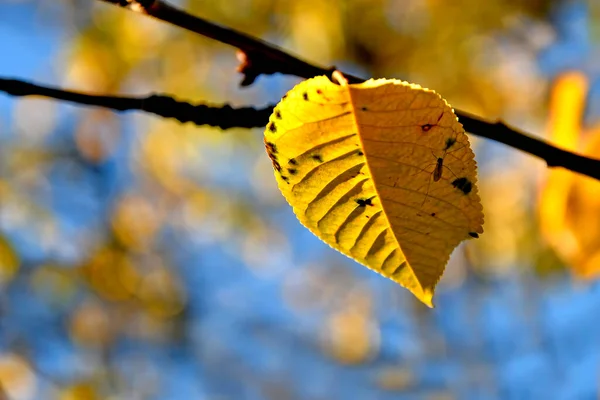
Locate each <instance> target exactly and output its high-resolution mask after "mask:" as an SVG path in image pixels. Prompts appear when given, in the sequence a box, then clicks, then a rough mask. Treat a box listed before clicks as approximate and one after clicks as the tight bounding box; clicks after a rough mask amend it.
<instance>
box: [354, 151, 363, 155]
mask: <svg viewBox="0 0 600 400" xmlns="http://www.w3.org/2000/svg"><path fill="white" fill-rule="evenodd" d="M356 154H358V155H359V156H362V155H364V154H365V153H363V152H362V151H359V152H358V153H356Z"/></svg>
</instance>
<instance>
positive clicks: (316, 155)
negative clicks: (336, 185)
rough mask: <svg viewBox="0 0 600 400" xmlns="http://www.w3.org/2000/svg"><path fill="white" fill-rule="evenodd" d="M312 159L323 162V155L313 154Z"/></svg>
mask: <svg viewBox="0 0 600 400" xmlns="http://www.w3.org/2000/svg"><path fill="white" fill-rule="evenodd" d="M312 159H313V160H315V161H317V162H320V163H321V162H323V157H321V156H320V155H319V154H315V155H314V156H312Z"/></svg>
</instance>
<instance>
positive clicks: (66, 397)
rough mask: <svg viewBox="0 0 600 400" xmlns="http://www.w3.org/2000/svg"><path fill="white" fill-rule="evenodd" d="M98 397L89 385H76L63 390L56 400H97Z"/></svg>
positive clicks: (93, 388) (94, 389)
mask: <svg viewBox="0 0 600 400" xmlns="http://www.w3.org/2000/svg"><path fill="white" fill-rule="evenodd" d="M99 399H101V397H100V395H99V394H98V393H97V392H96V388H95V387H94V386H93V385H92V384H91V383H78V384H76V385H73V386H68V387H66V388H64V389H63V390H62V391H61V393H60V395H59V397H58V400H99Z"/></svg>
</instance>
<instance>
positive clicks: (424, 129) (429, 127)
mask: <svg viewBox="0 0 600 400" xmlns="http://www.w3.org/2000/svg"><path fill="white" fill-rule="evenodd" d="M432 126H433V125H431V124H425V125H421V129H422V130H423V132H427V131H429V130H430V129H431V127H432Z"/></svg>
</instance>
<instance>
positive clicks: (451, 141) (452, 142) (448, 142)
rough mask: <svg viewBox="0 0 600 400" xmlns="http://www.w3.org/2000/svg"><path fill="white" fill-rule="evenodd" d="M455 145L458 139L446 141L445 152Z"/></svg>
mask: <svg viewBox="0 0 600 400" xmlns="http://www.w3.org/2000/svg"><path fill="white" fill-rule="evenodd" d="M454 143H456V139H454V138H448V139H446V147H445V148H444V150H448V149H449V148H450V147H452V146H454Z"/></svg>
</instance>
